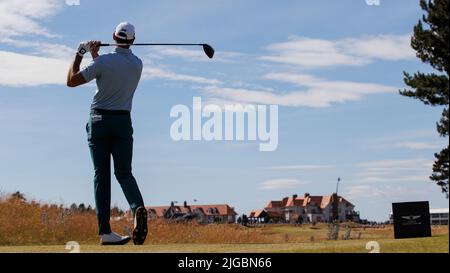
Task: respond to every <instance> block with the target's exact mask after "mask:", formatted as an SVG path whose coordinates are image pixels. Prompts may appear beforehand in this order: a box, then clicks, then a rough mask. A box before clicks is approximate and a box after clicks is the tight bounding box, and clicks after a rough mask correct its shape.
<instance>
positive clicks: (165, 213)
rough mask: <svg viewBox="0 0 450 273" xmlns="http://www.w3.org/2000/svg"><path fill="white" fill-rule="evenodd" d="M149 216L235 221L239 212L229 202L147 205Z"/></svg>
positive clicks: (216, 221)
mask: <svg viewBox="0 0 450 273" xmlns="http://www.w3.org/2000/svg"><path fill="white" fill-rule="evenodd" d="M147 211H148V214H149V218H166V219H177V218H183V217H195V218H196V219H197V220H198V221H199V222H201V223H205V224H206V223H234V222H236V215H237V213H236V212H235V211H234V208H233V207H230V206H229V205H227V204H217V205H187V203H186V202H184V205H183V206H175V205H174V204H173V203H172V204H171V205H170V206H156V207H147Z"/></svg>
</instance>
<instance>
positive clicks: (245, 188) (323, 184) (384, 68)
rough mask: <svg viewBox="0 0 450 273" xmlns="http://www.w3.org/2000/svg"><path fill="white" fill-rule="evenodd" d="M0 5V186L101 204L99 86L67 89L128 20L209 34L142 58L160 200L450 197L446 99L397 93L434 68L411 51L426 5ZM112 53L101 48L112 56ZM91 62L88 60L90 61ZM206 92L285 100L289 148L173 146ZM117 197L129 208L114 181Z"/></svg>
mask: <svg viewBox="0 0 450 273" xmlns="http://www.w3.org/2000/svg"><path fill="white" fill-rule="evenodd" d="M80 4H81V5H79V6H67V5H65V3H64V1H62V0H61V1H60V0H40V1H20V0H2V1H0V17H1V18H2V21H1V22H0V37H1V38H0V58H1V59H2V61H3V66H2V67H1V68H0V132H1V134H0V151H1V152H0V166H1V170H2V175H1V178H0V191H2V192H3V193H7V192H13V191H16V190H20V191H23V192H25V193H26V194H27V195H28V196H29V197H31V198H35V199H37V200H43V201H50V202H58V203H64V204H70V203H72V202H77V203H80V202H84V203H88V204H93V203H94V202H93V200H94V199H93V185H92V176H93V170H92V164H91V161H90V157H89V151H88V147H87V143H86V134H85V131H84V126H85V123H86V121H87V117H88V112H89V106H90V102H91V100H92V97H93V94H94V92H95V85H94V84H90V85H87V86H84V87H80V88H76V89H69V88H67V87H65V84H64V83H65V75H66V72H67V68H68V66H69V64H70V62H71V59H72V58H73V55H74V51H75V49H76V47H77V45H78V43H79V42H80V41H83V40H89V39H97V40H102V41H105V42H106V41H111V35H112V32H113V30H114V28H115V26H116V25H117V24H118V23H119V22H121V21H125V20H127V21H130V22H132V23H133V24H134V25H135V26H136V32H137V33H136V35H137V40H136V42H186V43H188V42H206V43H209V44H211V45H213V46H214V48H215V49H216V57H215V59H213V60H209V59H207V58H206V57H205V56H204V55H202V52H201V50H197V49H195V48H135V49H134V53H135V54H136V55H138V56H139V57H141V58H142V59H143V60H144V63H145V65H144V66H145V68H144V73H143V79H142V81H141V83H140V85H139V87H138V90H137V91H136V95H135V99H134V106H133V125H134V129H135V134H134V136H135V149H134V154H135V156H134V161H133V168H134V174H135V176H136V178H137V180H138V183H139V185H140V187H141V190H142V192H143V195H144V199H145V201H146V203H147V204H148V205H163V204H168V203H169V202H170V201H172V200H177V201H179V202H182V201H184V200H187V201H188V202H193V199H197V200H198V202H199V203H229V204H230V205H232V206H235V207H236V210H237V211H238V212H239V213H248V212H249V211H250V210H251V209H256V208H262V207H264V205H265V204H266V203H267V202H268V201H269V200H277V199H281V198H282V197H284V196H288V195H292V194H299V195H303V194H304V193H305V192H309V193H311V194H317V195H319V194H330V193H331V192H333V191H334V190H335V184H336V179H337V177H341V178H342V181H341V186H340V194H342V195H343V196H345V197H346V198H347V199H349V200H350V201H351V202H353V203H354V204H355V205H356V210H359V211H360V212H361V216H362V217H364V218H369V219H374V220H385V219H387V217H388V214H389V212H390V204H391V203H392V202H397V201H413V200H429V201H430V202H431V207H435V208H437V207H448V200H447V199H445V198H444V196H443V195H442V194H441V193H440V189H439V188H438V187H437V186H435V185H434V184H433V183H432V182H430V181H429V180H428V176H429V174H430V170H431V164H432V162H433V154H434V152H437V151H439V150H440V148H441V147H443V145H444V144H445V142H446V141H448V139H440V138H439V137H438V136H437V133H436V131H435V122H436V121H437V120H438V119H439V117H440V113H441V109H439V108H431V107H429V106H425V105H423V104H421V103H420V102H419V101H416V100H412V99H408V98H405V97H402V96H400V95H398V92H397V90H398V89H400V88H404V84H403V81H402V71H404V70H406V71H411V72H414V71H417V70H421V71H430V68H429V67H428V66H427V65H424V64H422V63H421V62H420V61H419V60H417V59H416V58H415V56H414V52H413V51H412V49H410V48H409V39H410V38H409V37H410V33H411V30H412V27H413V25H414V24H415V23H416V22H417V20H418V19H419V17H420V16H421V14H422V12H421V10H420V8H419V5H418V1H407V0H405V1H383V0H381V5H380V6H368V5H367V4H366V3H365V1H364V0H348V1H282V2H280V1H206V0H205V1H200V0H198V1H132V2H130V3H127V4H126V5H123V1H106V0H104V1H103V0H96V1H93V0H92V1H83V0H81V1H80ZM108 50H110V49H102V51H101V52H102V53H104V52H108ZM88 61H89V59H86V60H84V63H83V64H84V65H85V64H87V62H88ZM193 96H201V97H202V99H203V100H204V101H209V102H217V103H256V104H277V105H279V145H278V149H277V150H276V151H275V152H260V151H259V149H258V143H256V142H205V141H201V142H174V141H172V139H171V138H170V134H169V130H170V126H171V124H172V122H173V119H172V118H170V116H169V113H170V109H171V107H172V106H174V105H176V104H185V105H191V104H192V97H193ZM112 191H113V203H115V204H118V205H119V206H121V207H123V208H127V204H126V200H125V198H124V197H123V195H122V193H121V191H120V187H119V185H118V184H117V183H116V182H115V181H113V189H112Z"/></svg>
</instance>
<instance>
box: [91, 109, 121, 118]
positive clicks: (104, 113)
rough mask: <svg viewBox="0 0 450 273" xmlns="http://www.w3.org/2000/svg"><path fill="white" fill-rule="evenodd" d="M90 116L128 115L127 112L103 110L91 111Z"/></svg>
mask: <svg viewBox="0 0 450 273" xmlns="http://www.w3.org/2000/svg"><path fill="white" fill-rule="evenodd" d="M91 114H94V115H115V116H117V115H128V116H129V115H130V111H127V110H105V109H91Z"/></svg>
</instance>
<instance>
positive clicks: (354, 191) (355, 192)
mask: <svg viewBox="0 0 450 273" xmlns="http://www.w3.org/2000/svg"><path fill="white" fill-rule="evenodd" d="M344 195H345V197H346V198H349V199H375V198H387V197H398V196H401V195H406V193H405V189H404V188H403V187H400V186H389V185H387V186H381V187H377V186H374V185H351V186H347V187H345V189H344Z"/></svg>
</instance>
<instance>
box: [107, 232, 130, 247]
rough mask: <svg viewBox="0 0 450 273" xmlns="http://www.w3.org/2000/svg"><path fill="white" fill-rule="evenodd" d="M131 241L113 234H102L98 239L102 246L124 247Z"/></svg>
mask: <svg viewBox="0 0 450 273" xmlns="http://www.w3.org/2000/svg"><path fill="white" fill-rule="evenodd" d="M130 240H131V237H130V236H121V235H119V234H117V233H115V232H111V233H109V234H103V235H102V238H101V239H100V244H102V245H124V244H126V243H128V242H129V241H130Z"/></svg>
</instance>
